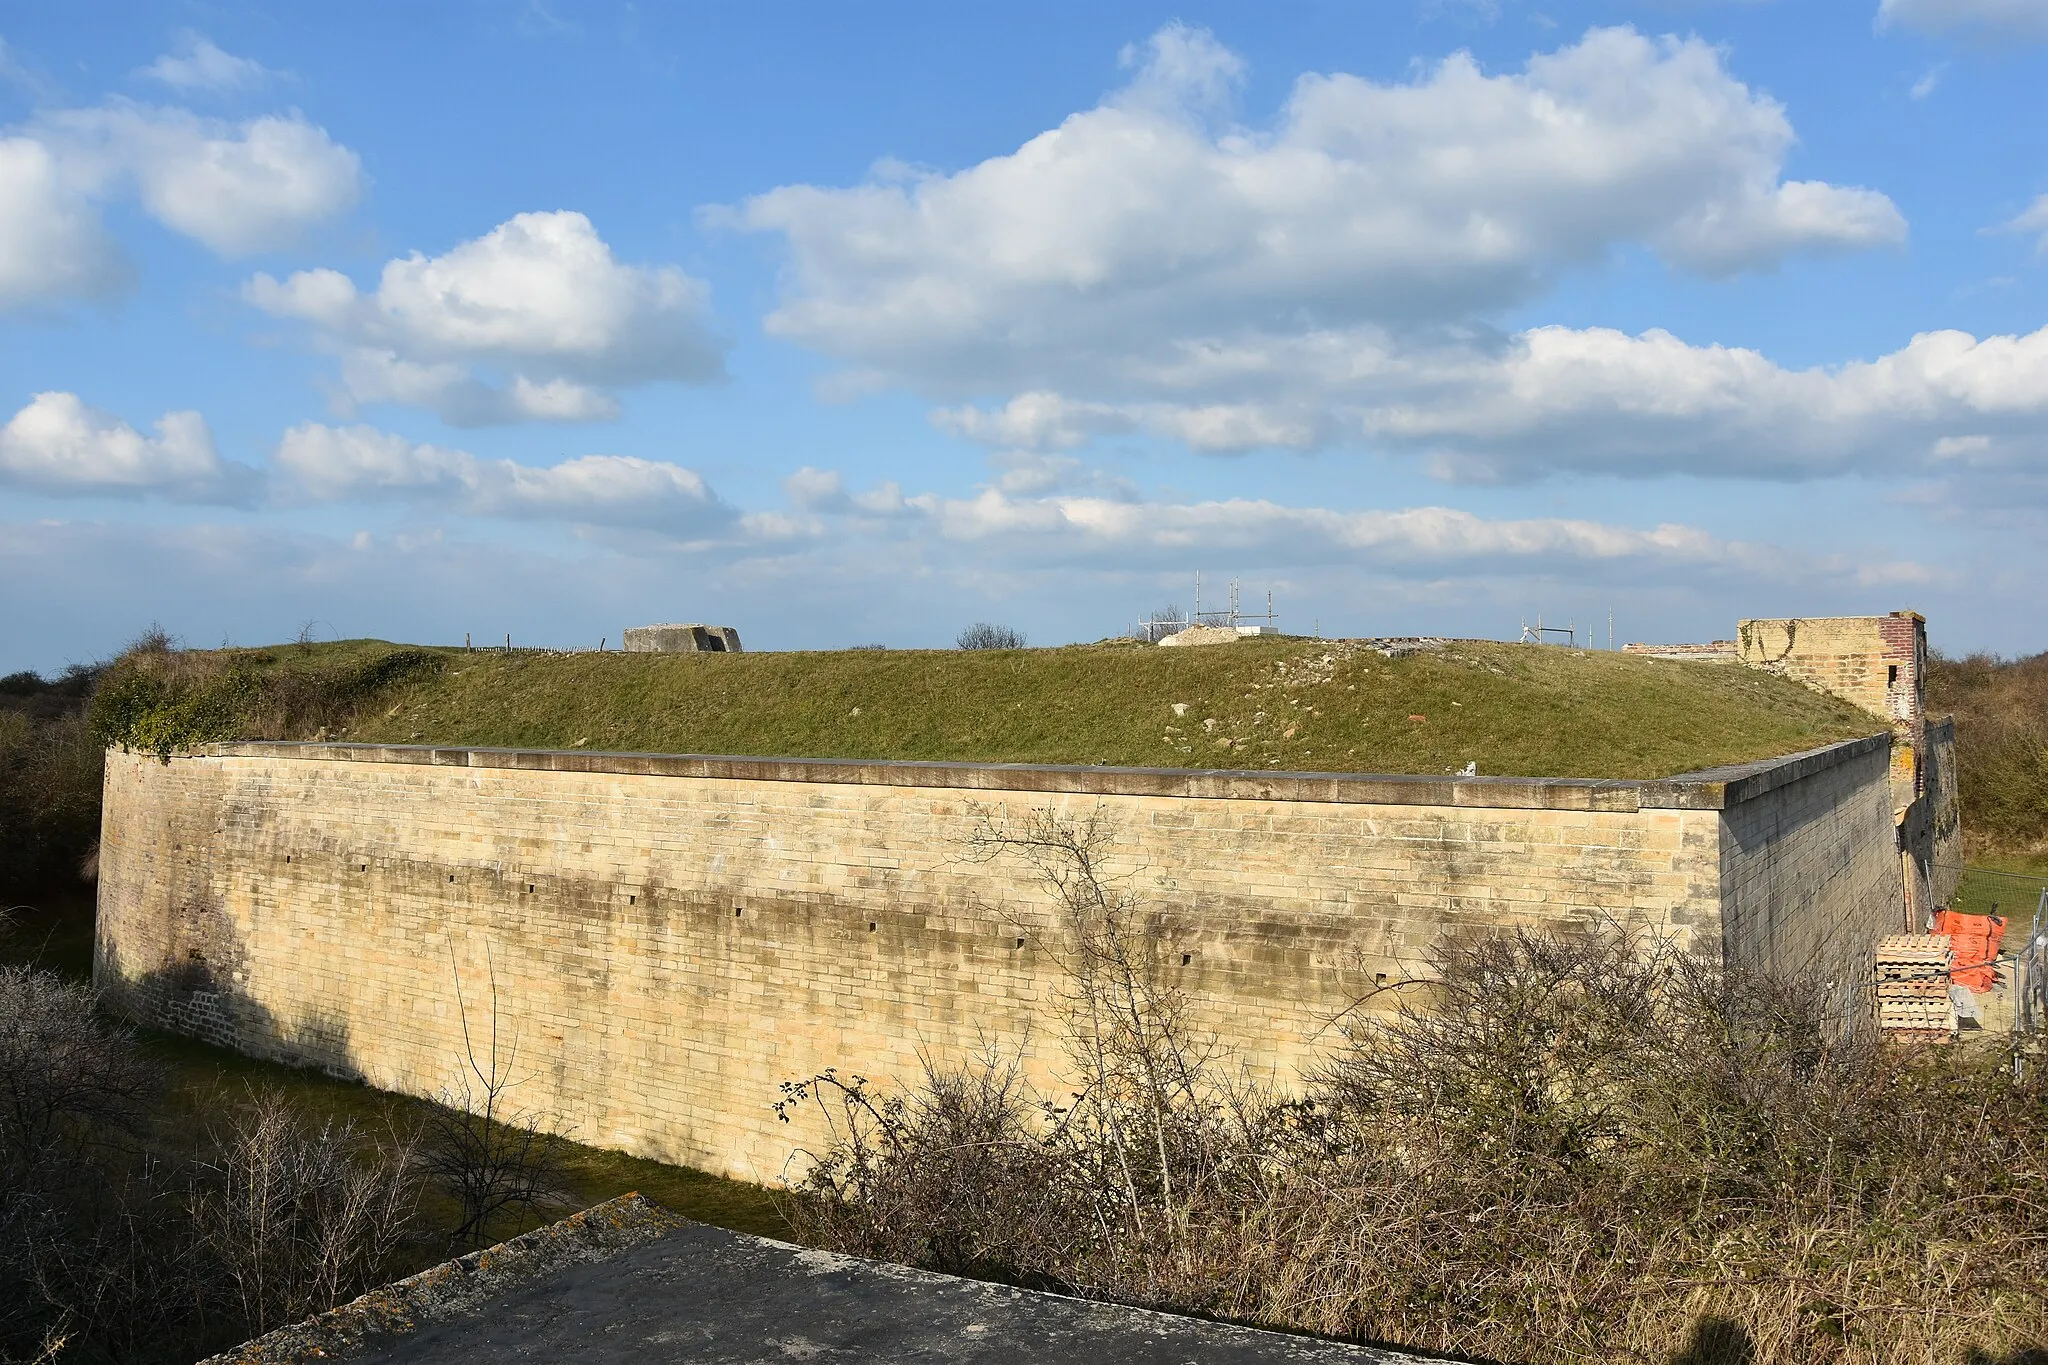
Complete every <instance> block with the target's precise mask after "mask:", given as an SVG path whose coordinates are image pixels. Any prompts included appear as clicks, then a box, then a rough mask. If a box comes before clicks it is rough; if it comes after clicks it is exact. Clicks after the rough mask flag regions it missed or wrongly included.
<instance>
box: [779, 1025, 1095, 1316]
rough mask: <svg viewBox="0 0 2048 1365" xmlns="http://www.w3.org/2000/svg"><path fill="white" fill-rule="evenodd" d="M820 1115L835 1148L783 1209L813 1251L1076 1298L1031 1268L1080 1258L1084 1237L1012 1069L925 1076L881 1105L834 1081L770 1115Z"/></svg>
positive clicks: (788, 1096)
mask: <svg viewBox="0 0 2048 1365" xmlns="http://www.w3.org/2000/svg"><path fill="white" fill-rule="evenodd" d="M812 1106H815V1107H816V1109H817V1110H818V1111H819V1112H820V1113H821V1114H822V1115H823V1117H824V1119H825V1123H826V1126H827V1129H828V1131H830V1132H831V1134H832V1136H833V1142H832V1145H831V1147H830V1148H829V1149H828V1151H827V1152H825V1153H823V1154H820V1155H817V1156H816V1157H814V1158H812V1159H811V1160H810V1161H809V1164H808V1167H807V1169H806V1170H805V1171H804V1172H803V1174H802V1178H801V1180H800V1181H799V1182H798V1183H797V1185H796V1187H795V1195H796V1197H795V1200H794V1201H793V1207H791V1208H790V1209H789V1210H788V1212H789V1214H790V1215H791V1217H792V1220H793V1221H794V1222H796V1223H798V1224H799V1225H801V1226H805V1227H807V1228H808V1229H809V1230H810V1236H811V1239H812V1240H815V1241H818V1242H822V1243H824V1244H826V1245H830V1246H834V1247H837V1248H839V1249H840V1250H843V1251H847V1252H850V1253H852V1254H854V1255H859V1256H870V1257H876V1258H879V1259H882V1260H891V1261H903V1262H907V1263H909V1264H912V1265H921V1266H925V1267H928V1268H930V1269H933V1270H942V1271H945V1272H947V1273H949V1274H956V1275H973V1276H979V1277H982V1278H987V1279H1006V1280H1019V1279H1022V1280H1024V1281H1026V1282H1029V1283H1035V1284H1038V1285H1039V1286H1040V1287H1047V1288H1065V1287H1068V1286H1067V1282H1066V1281H1064V1280H1049V1279H1047V1278H1045V1277H1044V1276H1042V1275H1039V1276H1034V1275H1032V1274H1031V1273H1029V1272H1027V1271H1026V1270H1025V1267H1039V1266H1045V1265H1048V1264H1062V1263H1065V1262H1068V1261H1072V1260H1075V1259H1079V1256H1078V1252H1079V1243H1081V1242H1082V1241H1084V1240H1086V1238H1087V1235H1088V1232H1089V1229H1088V1227H1087V1224H1086V1218H1085V1215H1084V1214H1083V1212H1082V1201H1080V1200H1079V1199H1077V1198H1076V1197H1075V1195H1076V1191H1075V1190H1073V1189H1072V1187H1071V1186H1072V1182H1071V1179H1070V1172H1069V1171H1068V1169H1067V1167H1066V1165H1065V1164H1064V1163H1063V1162H1062V1160H1061V1159H1060V1153H1059V1151H1058V1150H1057V1149H1056V1147H1054V1146H1051V1145H1049V1144H1047V1143H1046V1141H1045V1140H1044V1135H1043V1131H1042V1126H1041V1124H1040V1122H1039V1120H1041V1119H1042V1118H1043V1117H1044V1114H1043V1107H1042V1105H1041V1104H1040V1103H1039V1102H1038V1100H1037V1099H1036V1097H1035V1096H1033V1095H1032V1094H1031V1093H1030V1091H1029V1090H1028V1089H1027V1087H1026V1086H1025V1085H1024V1082H1023V1080H1022V1078H1021V1076H1019V1074H1018V1071H1017V1066H1016V1063H1015V1061H1014V1059H1005V1058H1000V1057H989V1058H985V1059H983V1060H982V1061H981V1062H979V1063H978V1064H976V1065H973V1066H967V1067H961V1068H958V1069H955V1070H950V1071H949V1070H943V1069H940V1068H938V1067H935V1066H932V1065H929V1064H928V1065H927V1067H926V1072H925V1079H924V1084H923V1085H922V1086H920V1087H918V1088H916V1089H914V1090H911V1091H909V1092H907V1093H891V1094H888V1095H885V1096H879V1097H878V1096H877V1095H876V1094H875V1093H874V1092H873V1090H872V1089H871V1088H870V1086H869V1083H868V1081H867V1079H866V1078H865V1077H861V1076H850V1077H842V1076H841V1075H839V1073H838V1072H836V1071H828V1072H825V1073H824V1074H823V1075H820V1076H816V1077H813V1078H812V1079H810V1080H808V1081H799V1082H789V1083H786V1084H784V1086H783V1087H782V1099H781V1100H780V1101H779V1102H778V1103H777V1104H776V1106H775V1108H776V1113H777V1115H778V1116H779V1117H780V1118H781V1119H782V1120H783V1121H784V1122H788V1121H789V1120H790V1116H791V1114H792V1113H793V1112H794V1111H795V1110H796V1109H798V1108H799V1107H812ZM1054 1249H1056V1250H1054ZM1049 1251H1051V1254H1048V1252H1049Z"/></svg>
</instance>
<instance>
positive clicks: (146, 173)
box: [36, 101, 362, 256]
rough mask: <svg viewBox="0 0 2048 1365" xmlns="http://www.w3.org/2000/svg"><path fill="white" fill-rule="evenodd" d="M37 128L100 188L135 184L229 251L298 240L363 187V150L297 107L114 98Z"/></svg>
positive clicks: (210, 243) (153, 204) (182, 227)
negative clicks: (270, 109)
mask: <svg viewBox="0 0 2048 1365" xmlns="http://www.w3.org/2000/svg"><path fill="white" fill-rule="evenodd" d="M36 136H38V137H39V138H40V139H41V140H42V141H44V142H45V143H47V144H48V145H50V146H51V147H52V148H54V149H55V150H56V152H57V154H58V155H59V156H60V157H62V158H64V159H65V160H66V161H67V162H69V163H71V164H72V165H73V166H75V167H76V168H77V170H76V173H77V174H78V175H79V176H80V177H81V178H82V179H83V180H85V181H86V182H87V183H89V184H91V185H92V186H93V187H94V188H95V190H96V191H97V193H98V194H100V195H102V196H104V195H111V194H114V193H118V192H120V191H121V190H123V189H125V188H132V190H133V192H134V193H135V195H136V197H137V198H139V199H140V200H141V202H142V207H143V208H144V210H146V211H147V212H148V213H149V215H150V216H151V217H152V218H155V219H156V220H157V221H158V222H160V223H162V224H163V225H164V226H165V227H168V228H170V229H171V230H172V231H174V232H180V233H183V234H184V235H185V236H187V237H191V238H193V239H194V240H196V241H198V242H200V243H202V244H204V245H205V246H206V247H208V248H209V249H211V250H212V251H214V252H215V253H216V254H218V255H222V256H242V255H247V254H249V253H251V252H255V251H267V250H272V249H275V248H278V247H284V246H290V245H291V244H293V243H294V242H296V241H298V240H299V239H300V238H301V237H302V236H303V235H304V233H305V231H306V229H307V228H308V227H310V226H312V225H313V224H315V223H318V222H322V221H324V220H326V219H329V218H333V217H336V216H337V215H339V214H342V213H345V212H347V211H348V210H349V209H351V208H353V207H354V206H355V203H356V200H357V198H358V197H359V196H360V194H361V192H362V163H361V159H360V158H359V157H357V155H356V154H355V153H354V152H352V151H350V150H349V149H348V148H346V147H343V146H341V145H339V144H337V143H336V142H334V140H333V139H331V138H329V137H328V135H327V133H326V131H325V130H324V129H321V128H318V127H315V126H314V125H313V124H310V123H308V122H306V120H305V119H304V118H303V117H301V116H300V115H299V114H297V113H291V114H281V115H280V114H266V115H263V116H262V117H259V118H252V119H245V120H242V121H240V122H229V121H226V120H221V119H210V118H201V117H200V116H198V115H197V114H194V113H192V112H191V111H190V110H187V109H175V108H157V107H153V106H149V105H142V104H133V103H129V102H127V101H115V102H111V103H108V104H105V105H102V106H99V107H97V108H91V109H72V110H66V111H63V112H61V113H56V114H51V115H48V116H47V117H45V118H44V119H43V120H42V121H41V122H40V124H39V125H38V127H37V130H36Z"/></svg>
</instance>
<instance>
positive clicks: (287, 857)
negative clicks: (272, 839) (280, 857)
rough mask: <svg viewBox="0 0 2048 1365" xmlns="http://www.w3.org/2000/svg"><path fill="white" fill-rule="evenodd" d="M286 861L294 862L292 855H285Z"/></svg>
mask: <svg viewBox="0 0 2048 1365" xmlns="http://www.w3.org/2000/svg"><path fill="white" fill-rule="evenodd" d="M284 860H285V861H286V862H290V861H291V860H292V855H291V854H289V853H287V854H285V855H284Z"/></svg>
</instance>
